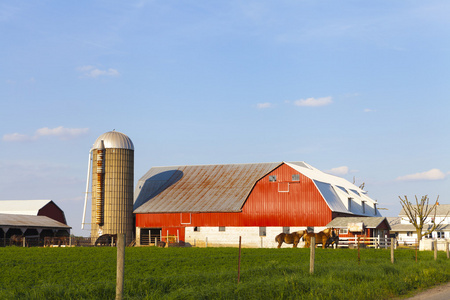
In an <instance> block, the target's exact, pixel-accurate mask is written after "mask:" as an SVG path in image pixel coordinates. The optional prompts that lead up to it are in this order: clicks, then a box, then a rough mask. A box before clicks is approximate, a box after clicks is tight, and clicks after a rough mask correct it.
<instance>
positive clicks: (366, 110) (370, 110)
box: [364, 108, 376, 113]
mask: <svg viewBox="0 0 450 300" xmlns="http://www.w3.org/2000/svg"><path fill="white" fill-rule="evenodd" d="M375 111H376V110H374V109H371V108H365V109H364V112H365V113H369V112H375Z"/></svg>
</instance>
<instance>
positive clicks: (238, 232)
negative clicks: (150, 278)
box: [185, 226, 306, 248]
mask: <svg viewBox="0 0 450 300" xmlns="http://www.w3.org/2000/svg"><path fill="white" fill-rule="evenodd" d="M199 230H200V231H194V227H186V228H185V242H186V243H189V244H191V245H192V246H194V247H206V246H208V247H238V246H239V236H241V246H242V247H246V248H276V247H277V246H278V243H277V242H275V237H276V236H277V235H278V234H280V233H281V232H283V227H266V236H259V227H225V231H219V227H217V226H216V227H199ZM299 230H306V227H290V232H291V233H292V232H295V231H299ZM206 243H207V244H206ZM303 246H304V242H303V241H300V243H299V244H298V247H303ZM281 247H282V248H290V247H292V245H288V244H285V243H283V245H282V246H281Z"/></svg>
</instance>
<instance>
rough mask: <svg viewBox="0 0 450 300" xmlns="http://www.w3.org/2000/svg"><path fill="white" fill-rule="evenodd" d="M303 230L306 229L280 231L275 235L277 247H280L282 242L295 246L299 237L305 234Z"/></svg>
mask: <svg viewBox="0 0 450 300" xmlns="http://www.w3.org/2000/svg"><path fill="white" fill-rule="evenodd" d="M305 232H306V231H304V230H300V231H296V232H293V233H280V234H279V235H277V236H276V237H275V242H277V243H278V247H277V248H280V247H281V245H282V244H283V242H284V243H286V244H294V245H293V248H297V245H298V243H299V242H300V239H301V238H302V237H303V235H304V234H305Z"/></svg>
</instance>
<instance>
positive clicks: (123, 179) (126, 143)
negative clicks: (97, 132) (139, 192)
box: [83, 131, 134, 244]
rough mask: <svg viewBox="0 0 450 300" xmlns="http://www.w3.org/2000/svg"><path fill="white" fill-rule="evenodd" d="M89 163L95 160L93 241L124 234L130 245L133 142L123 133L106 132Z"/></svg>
mask: <svg viewBox="0 0 450 300" xmlns="http://www.w3.org/2000/svg"><path fill="white" fill-rule="evenodd" d="M89 161H90V162H91V161H92V177H91V178H92V188H91V191H92V197H91V198H92V210H91V213H92V214H91V238H92V239H93V241H95V240H96V239H97V238H98V237H99V236H101V235H103V234H118V233H125V234H126V243H127V244H129V243H130V242H131V241H132V239H133V227H134V224H133V184H134V145H133V142H132V141H131V139H130V138H129V137H128V136H126V135H125V134H123V133H120V132H117V131H109V132H106V133H104V134H102V135H101V136H99V137H98V138H97V140H96V141H95V143H94V145H93V147H92V149H91V153H90V160H89ZM89 169H90V167H89ZM88 173H90V170H88ZM88 177H89V176H88ZM88 181H89V179H88ZM85 205H86V203H85ZM85 209H86V207H85ZM83 222H84V216H83Z"/></svg>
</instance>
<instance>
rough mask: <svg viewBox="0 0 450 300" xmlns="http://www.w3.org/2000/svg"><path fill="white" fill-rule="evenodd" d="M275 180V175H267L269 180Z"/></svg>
mask: <svg viewBox="0 0 450 300" xmlns="http://www.w3.org/2000/svg"><path fill="white" fill-rule="evenodd" d="M275 181H277V175H269V182H275Z"/></svg>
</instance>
